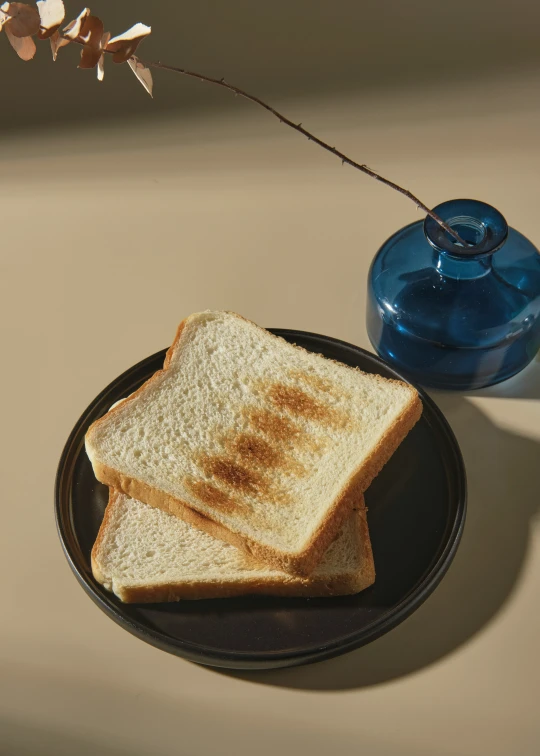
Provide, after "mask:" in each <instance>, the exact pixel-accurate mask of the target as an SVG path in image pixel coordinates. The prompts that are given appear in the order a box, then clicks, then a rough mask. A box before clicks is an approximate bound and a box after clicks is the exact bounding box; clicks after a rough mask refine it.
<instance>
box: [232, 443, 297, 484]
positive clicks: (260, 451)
mask: <svg viewBox="0 0 540 756" xmlns="http://www.w3.org/2000/svg"><path fill="white" fill-rule="evenodd" d="M230 448H231V451H232V452H233V453H235V454H237V455H238V457H239V458H240V460H241V462H243V463H244V464H246V465H248V466H255V467H261V468H263V469H265V470H270V471H272V470H273V469H275V468H279V469H280V470H283V471H285V472H290V473H293V474H295V475H298V476H301V475H305V474H306V469H305V467H304V465H302V464H301V463H300V462H298V461H297V460H296V459H294V458H293V457H292V455H291V454H289V455H288V454H286V453H285V452H284V451H283V450H282V449H281V448H280V447H278V446H276V445H273V444H271V443H270V442H269V441H267V440H266V439H265V438H263V437H262V436H256V435H254V434H253V433H241V434H240V435H238V436H237V437H236V438H234V439H233V440H232V442H231V443H230Z"/></svg>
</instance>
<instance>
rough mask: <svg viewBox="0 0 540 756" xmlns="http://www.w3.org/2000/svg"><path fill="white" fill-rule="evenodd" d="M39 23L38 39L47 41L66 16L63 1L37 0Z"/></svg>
mask: <svg viewBox="0 0 540 756" xmlns="http://www.w3.org/2000/svg"><path fill="white" fill-rule="evenodd" d="M36 5H37V8H38V13H39V18H40V21H41V29H40V30H39V38H40V39H48V38H49V37H51V36H52V35H53V34H54V32H55V31H56V30H57V29H58V28H59V26H60V24H61V23H62V21H63V20H64V17H65V15H66V9H65V8H64V3H63V0H37V3H36Z"/></svg>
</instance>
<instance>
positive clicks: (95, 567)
mask: <svg viewBox="0 0 540 756" xmlns="http://www.w3.org/2000/svg"><path fill="white" fill-rule="evenodd" d="M117 498H118V492H117V491H115V490H114V489H110V490H109V503H108V505H107V508H106V510H105V514H104V517H103V521H102V523H101V526H100V529H99V533H98V535H97V538H96V541H95V543H94V547H93V549H92V558H91V563H92V573H93V575H94V578H95V579H96V580H97V581H98V583H101V584H102V585H104V586H105V587H106V588H107V590H112V585H111V584H110V581H108V580H107V578H106V577H105V575H104V573H103V571H102V569H101V566H100V562H99V552H100V550H101V547H102V544H103V540H104V538H105V536H106V534H107V531H108V529H109V528H110V521H111V519H112V516H113V510H114V506H115V504H116V502H117ZM366 511H367V510H366V508H365V506H364V503H363V497H362V498H361V500H360V504H359V505H358V501H357V509H356V510H355V512H354V513H353V515H352V516H354V517H355V518H356V525H357V527H358V537H359V539H360V541H361V544H362V547H361V548H362V556H363V559H362V564H361V565H360V566H359V568H358V570H357V571H356V572H351V573H344V574H341V575H336V576H334V577H331V578H326V579H325V578H324V577H313V578H301V577H295V576H290V577H287V576H286V575H284V576H283V577H275V578H262V577H253V578H252V579H244V580H231V581H219V582H218V581H214V582H210V581H191V582H180V583H163V584H160V585H140V586H132V587H122V588H119V589H117V591H115V593H116V595H117V596H118V598H120V600H121V601H123V602H124V603H128V604H129V603H139V604H149V603H158V602H170V601H180V600H199V599H212V598H231V597H234V596H248V595H263V596H290V597H292V596H299V597H306V598H316V597H323V596H346V595H352V594H355V593H359V592H360V591H363V590H365V589H366V588H369V586H370V585H372V584H373V583H374V582H375V565H374V561H373V552H372V548H371V541H370V538H369V529H368V524H367V518H366Z"/></svg>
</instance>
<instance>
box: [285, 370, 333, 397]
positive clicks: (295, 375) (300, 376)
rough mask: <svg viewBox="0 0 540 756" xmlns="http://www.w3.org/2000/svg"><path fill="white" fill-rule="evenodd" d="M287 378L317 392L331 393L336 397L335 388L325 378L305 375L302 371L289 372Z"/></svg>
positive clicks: (313, 374)
mask: <svg viewBox="0 0 540 756" xmlns="http://www.w3.org/2000/svg"><path fill="white" fill-rule="evenodd" d="M289 376H290V377H291V378H292V379H293V380H296V381H302V382H303V383H307V384H308V386H310V387H311V388H314V389H316V390H317V391H324V392H325V393H333V394H334V395H337V393H338V392H337V391H336V386H335V385H334V384H333V383H332V381H330V380H328V379H327V378H321V376H320V375H316V374H315V373H305V372H303V371H302V370H291V371H290V372H289Z"/></svg>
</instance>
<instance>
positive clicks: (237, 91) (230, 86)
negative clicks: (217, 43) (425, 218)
mask: <svg viewBox="0 0 540 756" xmlns="http://www.w3.org/2000/svg"><path fill="white" fill-rule="evenodd" d="M138 59H139V60H140V62H141V63H142V64H143V65H144V66H146V67H147V68H161V69H163V70H164V71H173V72H175V73H179V74H183V75H184V76H191V77H192V78H194V79H199V81H204V82H207V83H209V84H217V86H219V87H223V88H224V89H228V90H229V91H230V92H234V94H236V95H240V97H244V98H245V99H246V100H250V101H251V102H254V103H255V104H256V105H260V107H261V108H264V109H265V110H267V111H268V112H269V113H272V115H273V116H275V117H276V118H277V119H278V120H279V121H280V122H281V123H284V124H285V125H286V126H290V128H291V129H294V130H295V131H298V133H299V134H302V135H303V136H305V137H307V139H308V140H309V141H310V142H315V144H318V145H319V147H322V148H323V150H326V151H327V152H331V153H332V155H335V156H336V157H337V158H339V159H340V160H341V162H342V164H343V163H346V164H347V165H350V166H352V167H353V168H356V169H357V170H359V171H362V173H365V174H367V175H368V176H371V178H374V179H376V180H377V181H380V182H381V183H382V184H385V185H386V186H389V187H390V188H391V189H395V190H396V192H400V193H401V194H403V195H405V197H408V198H409V199H410V200H412V202H414V204H415V205H416V206H417V207H418V208H419V209H420V210H423V211H424V212H425V213H427V215H429V216H430V217H431V218H433V220H434V221H436V222H437V223H438V224H439V226H441V228H443V229H444V230H445V231H446V232H447V233H448V234H450V236H451V237H452V238H453V239H455V240H456V241H457V242H459V243H460V244H462V245H463V246H465V247H468V246H469V245H468V244H467V242H465V241H464V240H463V239H462V238H461V237H460V236H459V234H458V233H457V232H456V231H454V229H453V228H451V227H450V226H449V225H448V224H447V223H445V222H444V221H443V219H442V218H440V217H439V216H438V215H437V213H434V212H433V210H430V208H429V207H427V205H425V204H424V203H423V202H422V201H421V200H419V199H418V197H415V195H414V194H413V193H412V192H410V191H409V190H408V189H403V187H401V186H399V185H398V184H396V183H394V182H393V181H390V180H389V179H387V178H384V176H381V175H380V174H379V173H377V172H376V171H374V170H372V169H371V168H369V167H368V166H367V165H364V164H360V163H357V162H356V161H355V160H352V159H351V158H350V157H347V155H345V154H344V153H343V152H340V151H339V150H338V149H336V148H335V147H331V146H330V145H329V144H327V143H326V142H324V141H323V140H322V139H319V137H317V136H315V134H312V133H311V132H310V131H308V130H307V129H305V128H304V127H303V126H302V124H301V123H294V122H293V121H291V120H290V119H289V118H287V117H286V116H284V115H283V114H282V113H280V112H279V111H278V110H276V109H275V108H273V107H271V106H270V105H268V104H267V103H266V102H263V100H261V99H259V98H258V97H255V95H251V94H249V93H248V92H245V91H244V90H243V89H240V87H235V86H234V85H233V84H229V83H228V82H226V81H225V79H214V78H213V77H212V76H205V75H204V74H200V73H195V72H194V71H188V70H186V69H185V68H178V67H176V66H168V65H166V64H165V63H162V62H161V61H159V60H158V61H151V60H143V59H142V58H138Z"/></svg>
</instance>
